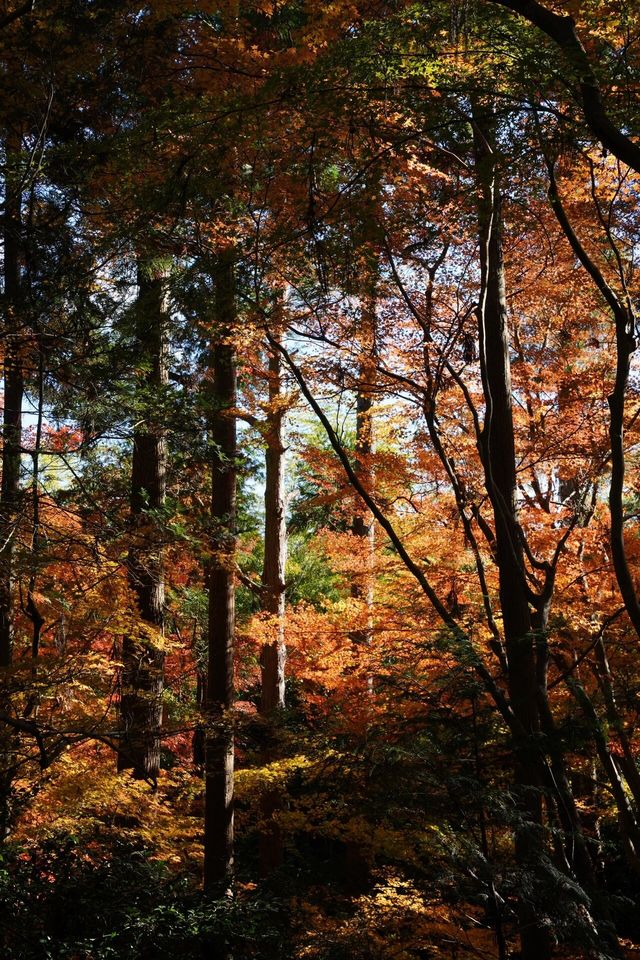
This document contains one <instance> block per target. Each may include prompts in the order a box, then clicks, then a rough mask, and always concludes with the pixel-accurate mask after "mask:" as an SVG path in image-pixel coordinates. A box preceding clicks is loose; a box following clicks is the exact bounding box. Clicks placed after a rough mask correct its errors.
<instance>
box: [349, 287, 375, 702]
mask: <svg viewBox="0 0 640 960" xmlns="http://www.w3.org/2000/svg"><path fill="white" fill-rule="evenodd" d="M375 314H376V300H375V294H373V295H371V296H370V295H368V294H367V295H366V296H365V298H364V307H363V316H362V337H363V341H364V342H363V344H362V350H363V358H362V361H361V364H360V371H359V377H358V386H357V394H356V443H355V465H354V469H355V472H356V474H357V476H358V478H359V479H360V480H361V481H362V483H363V484H364V485H365V486H366V487H367V489H369V490H371V489H372V481H373V470H372V467H371V456H372V454H373V445H374V433H373V416H372V413H371V411H372V408H373V387H374V384H375V377H376V365H375ZM356 504H357V506H356V511H355V513H354V516H353V521H352V524H351V531H352V533H353V535H354V536H355V537H357V538H358V539H359V540H360V541H361V542H362V543H363V545H364V546H365V550H366V558H365V570H364V572H363V573H362V574H361V575H359V576H356V577H354V578H353V582H352V584H351V596H352V597H353V598H354V599H356V600H361V601H362V603H363V606H364V609H365V615H364V617H363V620H364V623H363V625H362V626H361V627H359V628H358V629H357V630H354V631H353V632H352V634H351V639H352V640H353V642H354V643H355V644H358V645H360V646H365V647H366V646H369V644H370V643H371V638H372V635H373V622H372V621H373V617H372V614H373V599H374V598H373V577H372V566H373V556H374V550H375V527H374V524H373V517H372V516H371V514H370V513H369V511H368V510H367V509H366V507H365V505H364V503H362V501H361V500H360V499H359V498H358V499H357V501H356ZM367 685H368V687H370V686H371V678H370V677H369V678H368V680H367Z"/></svg>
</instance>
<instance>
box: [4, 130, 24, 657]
mask: <svg viewBox="0 0 640 960" xmlns="http://www.w3.org/2000/svg"><path fill="white" fill-rule="evenodd" d="M19 152H20V138H19V137H18V135H17V134H15V133H11V134H9V135H8V136H7V138H6V142H5V153H6V174H5V191H6V193H5V211H4V311H3V312H4V331H3V333H4V342H5V350H4V373H3V375H4V413H3V423H2V440H3V445H2V486H1V488H0V667H8V666H10V664H11V661H12V658H13V599H12V594H13V580H14V569H13V568H14V555H15V544H16V536H15V532H16V530H15V528H16V523H17V521H18V512H19V500H20V460H21V453H22V401H23V395H24V372H23V361H22V328H23V320H22V318H21V316H20V303H21V280H20V258H21V246H22V242H21V235H22V222H21V221H22V193H21V189H20V173H19V171H18V170H17V169H16V166H15V165H16V161H17V160H18V157H19Z"/></svg>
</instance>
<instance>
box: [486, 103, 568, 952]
mask: <svg viewBox="0 0 640 960" xmlns="http://www.w3.org/2000/svg"><path fill="white" fill-rule="evenodd" d="M474 140H475V153H476V173H477V179H478V191H479V198H478V221H479V232H480V267H481V297H480V304H479V307H478V321H479V324H478V326H479V345H480V362H481V372H482V386H483V392H484V398H485V411H486V412H485V420H484V425H483V429H482V435H481V440H480V447H481V450H480V452H481V456H482V462H483V466H484V471H485V480H486V486H487V492H488V494H489V498H490V500H491V505H492V509H493V515H494V523H495V537H496V560H497V563H498V570H499V592H500V605H501V610H502V618H503V625H504V639H505V648H506V654H507V661H508V689H509V697H510V700H511V707H512V710H513V714H514V718H515V720H516V723H517V727H518V730H517V731H515V732H514V780H515V789H516V795H517V798H518V805H519V811H518V813H519V823H518V825H517V827H516V831H515V852H516V860H517V862H518V865H519V867H520V869H521V870H522V871H523V872H524V871H527V872H530V871H532V872H534V873H535V872H536V871H537V870H538V868H539V865H540V863H541V860H542V857H543V853H544V833H543V817H542V787H543V782H544V767H543V764H542V762H541V757H540V750H539V744H538V740H539V735H540V715H539V710H538V692H537V675H536V651H535V644H534V636H533V630H532V621H531V611H530V607H529V596H528V592H527V585H526V579H525V560H524V553H523V547H522V542H521V538H520V532H519V529H518V516H517V486H516V459H515V438H514V427H513V410H512V391H511V367H510V359H509V333H508V327H507V307H506V299H505V282H504V262H503V257H502V237H501V211H500V206H501V197H500V190H499V186H498V169H497V161H496V155H495V149H494V135H493V125H492V121H491V120H487V119H486V118H483V119H482V120H481V121H479V119H478V118H477V119H476V123H475V124H474ZM519 926H520V938H521V945H522V957H523V960H545V958H548V957H550V955H551V942H550V939H549V935H548V932H547V931H546V929H545V927H544V925H543V924H542V923H541V922H540V918H539V917H538V916H537V915H536V909H535V905H534V904H532V903H531V902H530V900H529V898H528V897H525V896H523V897H521V899H520V904H519Z"/></svg>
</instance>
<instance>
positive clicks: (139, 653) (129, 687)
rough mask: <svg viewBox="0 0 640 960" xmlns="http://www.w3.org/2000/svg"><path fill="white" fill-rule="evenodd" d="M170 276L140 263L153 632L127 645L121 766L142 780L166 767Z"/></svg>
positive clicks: (139, 463) (140, 438)
mask: <svg viewBox="0 0 640 960" xmlns="http://www.w3.org/2000/svg"><path fill="white" fill-rule="evenodd" d="M167 277H168V269H167V268H166V267H165V266H158V265H157V264H154V263H153V262H148V263H145V262H143V261H141V262H140V263H139V264H138V301H137V304H136V310H135V334H136V336H135V341H136V360H137V363H139V364H140V366H141V367H142V368H143V373H142V376H141V379H140V383H139V396H140V397H141V404H142V409H141V410H140V409H136V411H135V419H136V426H135V428H134V433H133V460H132V470H131V499H130V504H131V534H132V543H131V548H130V550H129V582H130V584H131V588H132V590H133V591H134V593H135V596H136V601H137V605H138V610H139V613H140V619H141V620H142V621H143V627H142V629H143V630H144V631H145V632H144V633H143V632H142V631H141V635H140V634H138V635H133V636H128V637H125V639H124V641H123V645H122V661H123V667H122V699H121V703H120V719H121V739H120V745H119V749H118V769H119V770H128V769H131V770H132V771H133V776H134V777H136V778H138V779H143V778H151V779H155V778H156V777H157V775H158V772H159V770H160V733H161V726H162V689H163V682H164V677H163V668H164V653H163V650H162V635H163V629H164V569H163V559H162V531H161V529H160V526H159V524H160V522H161V521H160V520H159V518H158V517H157V515H156V516H154V515H153V511H158V510H161V509H162V507H163V505H164V500H165V486H166V480H165V475H166V443H165V436H164V429H163V427H162V415H160V416H159V414H158V409H157V403H158V399H159V398H160V399H161V395H162V392H163V390H164V388H165V387H166V384H167V382H168V376H167V365H166V356H165V353H166V347H165V339H166V335H165V331H166V324H167V310H168V304H167ZM154 407H155V409H154ZM147 626H148V627H149V628H150V630H148V631H146V630H145V628H146V627H147ZM155 637H157V643H156V642H154V638H155Z"/></svg>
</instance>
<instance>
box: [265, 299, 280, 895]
mask: <svg viewBox="0 0 640 960" xmlns="http://www.w3.org/2000/svg"><path fill="white" fill-rule="evenodd" d="M278 306H279V307H281V304H278ZM273 336H274V337H275V338H276V339H278V341H279V337H280V330H278V329H276V330H275V331H274V333H273ZM282 399H283V398H282V358H281V356H280V353H279V352H278V350H277V349H276V348H274V347H271V348H270V349H269V417H268V420H267V430H266V437H265V439H266V444H267V447H266V452H265V464H266V482H265V492H264V508H265V527H264V565H263V568H262V609H263V611H264V612H265V613H268V614H270V615H271V617H272V619H273V627H274V629H275V637H274V639H273V640H272V641H271V643H267V644H264V646H263V647H262V650H261V653H260V673H261V687H260V713H261V714H262V716H263V717H264V720H265V724H266V725H267V730H266V731H265V734H266V739H267V745H266V746H265V748H264V749H263V751H262V763H263V764H265V765H266V764H268V763H270V762H271V761H272V760H273V759H274V756H273V750H272V746H271V744H270V743H269V741H270V740H271V739H272V737H271V731H270V730H269V729H268V728H269V727H270V726H271V724H272V723H273V721H274V720H276V718H277V713H278V711H280V710H283V709H284V706H285V674H284V668H285V659H286V647H285V566H286V561H287V524H286V516H285V489H284V479H285V473H284V470H285V460H284V453H285V449H284V410H283V408H282ZM280 804H281V796H280V791H279V790H274V789H266V790H265V791H264V793H263V795H262V797H261V812H262V818H263V820H264V822H265V828H264V830H263V831H262V833H261V835H260V870H261V873H262V875H263V876H267V875H268V874H269V873H271V872H272V871H273V870H275V869H276V868H277V867H279V866H280V864H281V862H282V837H281V834H280V830H279V828H278V825H277V822H276V820H275V819H274V814H275V813H276V811H277V810H278V808H279V806H280Z"/></svg>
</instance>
